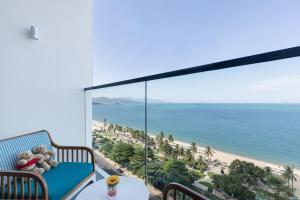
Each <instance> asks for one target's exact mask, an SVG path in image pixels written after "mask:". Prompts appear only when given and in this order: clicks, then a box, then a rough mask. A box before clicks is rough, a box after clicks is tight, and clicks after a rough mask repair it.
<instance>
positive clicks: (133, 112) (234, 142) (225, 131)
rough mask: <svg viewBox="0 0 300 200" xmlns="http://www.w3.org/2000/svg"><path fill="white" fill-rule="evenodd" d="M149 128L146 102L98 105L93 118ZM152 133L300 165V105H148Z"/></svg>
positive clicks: (225, 150)
mask: <svg viewBox="0 0 300 200" xmlns="http://www.w3.org/2000/svg"><path fill="white" fill-rule="evenodd" d="M104 118H106V119H107V121H108V123H113V124H119V125H122V126H128V127H132V128H137V129H141V130H143V129H144V106H143V105H142V104H134V105H126V104H119V105H111V104H110V105H105V104H93V120H98V121H103V120H104ZM147 121H148V132H149V133H150V134H159V133H160V132H161V131H163V132H164V133H165V134H166V135H168V134H172V135H173V137H174V138H175V139H176V140H180V141H183V142H188V143H191V142H193V141H194V142H196V143H197V144H198V145H201V146H207V145H208V146H211V147H212V148H214V149H217V150H221V151H224V152H228V153H233V154H237V155H241V156H245V157H249V158H253V159H257V160H262V161H266V162H271V163H275V164H281V165H292V166H294V167H296V168H298V169H299V168H300V156H299V155H300V104H287V103H282V104H275V103H269V104H268V103H168V104H163V103H162V104H160V103H156V104H148V120H147Z"/></svg>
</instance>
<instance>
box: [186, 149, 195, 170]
mask: <svg viewBox="0 0 300 200" xmlns="http://www.w3.org/2000/svg"><path fill="white" fill-rule="evenodd" d="M185 161H186V162H187V163H188V165H190V166H193V165H194V164H195V158H194V156H193V154H192V152H191V150H189V149H187V150H186V152H185Z"/></svg>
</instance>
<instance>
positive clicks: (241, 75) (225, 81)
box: [93, 56, 300, 200]
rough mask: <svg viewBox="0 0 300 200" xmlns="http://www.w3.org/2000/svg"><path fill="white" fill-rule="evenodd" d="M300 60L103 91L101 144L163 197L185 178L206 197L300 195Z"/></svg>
mask: <svg viewBox="0 0 300 200" xmlns="http://www.w3.org/2000/svg"><path fill="white" fill-rule="evenodd" d="M292 57H295V56H292ZM271 60H275V61H271ZM255 62H256V61H255ZM248 64H250V63H248ZM299 64H300V58H286V59H279V60H277V59H270V62H263V63H259V62H258V63H253V64H251V65H248V66H243V67H240V68H230V69H223V70H217V71H213V72H207V73H196V74H191V75H188V76H177V75H176V76H177V77H173V78H172V77H170V78H167V79H160V78H155V80H154V79H153V80H151V81H145V82H139V83H132V84H125V85H123V83H121V84H120V85H118V84H116V85H109V86H114V87H108V86H105V87H104V88H99V89H96V88H95V89H94V90H93V147H94V148H95V149H96V150H97V151H98V153H99V156H100V157H101V159H103V163H107V166H110V169H108V170H110V171H109V173H118V174H123V175H128V176H134V177H136V178H140V179H143V180H144V181H145V182H146V183H147V185H148V188H149V189H150V191H151V194H152V196H153V197H157V198H161V199H162V198H163V191H164V189H165V188H166V187H167V186H168V185H169V184H171V183H174V182H175V183H179V184H182V185H184V186H186V187H187V188H189V189H191V190H192V191H194V192H196V193H198V194H199V195H200V196H201V195H202V197H203V198H200V199H206V198H207V199H214V200H220V199H241V200H247V199H249V200H250V199H251V200H252V199H253V200H254V199H265V200H267V199H268V200H269V199H271V200H273V199H274V200H275V199H282V200H284V199H291V198H294V199H297V197H298V196H299V195H300V184H299V181H300V177H299V176H300V156H299V155H300V123H299V122H300V93H299V92H298V90H299V88H300V68H299ZM175 74H176V73H175ZM161 76H162V77H163V76H164V75H161ZM163 78H165V77H163ZM133 82H134V81H133ZM126 83H127V82H126ZM128 83H130V81H129V82H128ZM107 166H104V168H105V167H107ZM112 171H113V172H112ZM182 191H185V190H182ZM185 195H186V197H185ZM166 196H169V199H175V198H176V199H177V200H178V199H179V200H180V199H189V198H190V199H193V198H192V197H193V196H190V197H189V195H188V194H186V193H184V192H181V191H177V192H175V189H173V190H172V189H171V190H170V191H169V193H168V194H167V195H165V197H166ZM204 197H206V198H204ZM194 199H197V198H194Z"/></svg>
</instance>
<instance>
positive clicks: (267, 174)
mask: <svg viewBox="0 0 300 200" xmlns="http://www.w3.org/2000/svg"><path fill="white" fill-rule="evenodd" d="M264 170H265V174H266V177H267V180H268V181H270V178H271V175H272V170H271V167H265V169H264Z"/></svg>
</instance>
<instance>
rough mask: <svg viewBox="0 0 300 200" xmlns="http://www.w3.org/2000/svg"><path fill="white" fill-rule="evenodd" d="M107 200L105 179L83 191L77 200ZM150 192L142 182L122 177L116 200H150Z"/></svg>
mask: <svg viewBox="0 0 300 200" xmlns="http://www.w3.org/2000/svg"><path fill="white" fill-rule="evenodd" d="M87 199H89V200H94V199H95V200H107V199H108V198H107V185H106V181H105V178H104V179H101V180H99V181H97V182H95V183H93V184H91V185H89V186H87V187H86V188H85V189H84V190H83V191H81V192H80V193H79V194H78V196H77V197H76V200H87ZM148 199H149V191H148V189H147V187H146V185H145V183H144V182H143V181H141V180H138V179H135V178H131V177H125V176H120V183H119V184H118V185H117V196H116V197H115V198H114V200H148Z"/></svg>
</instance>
